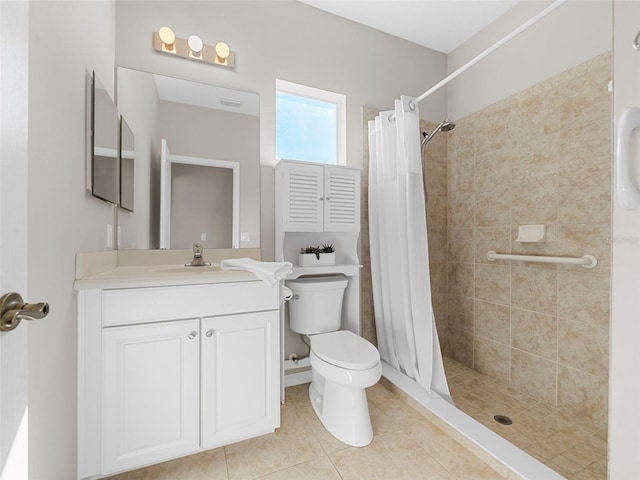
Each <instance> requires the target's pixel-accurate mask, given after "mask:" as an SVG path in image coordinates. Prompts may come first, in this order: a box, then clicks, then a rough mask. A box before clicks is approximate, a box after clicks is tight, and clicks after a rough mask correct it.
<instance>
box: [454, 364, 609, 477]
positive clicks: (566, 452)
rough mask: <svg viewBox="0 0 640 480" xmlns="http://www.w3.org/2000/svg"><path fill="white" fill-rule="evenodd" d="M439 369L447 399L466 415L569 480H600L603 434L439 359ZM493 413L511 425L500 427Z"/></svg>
mask: <svg viewBox="0 0 640 480" xmlns="http://www.w3.org/2000/svg"><path fill="white" fill-rule="evenodd" d="M444 366H445V371H446V374H447V380H448V382H449V389H450V390H451V396H452V397H453V399H454V401H455V403H456V406H457V407H458V408H459V409H460V410H462V411H463V412H465V413H466V414H467V415H470V416H472V417H474V418H475V419H476V420H478V421H479V422H480V423H482V424H483V425H485V426H487V427H489V428H490V429H491V430H493V431H494V432H496V433H498V434H499V435H501V436H502V437H503V438H505V439H507V440H509V441H510V442H511V443H513V444H515V445H516V446H518V447H520V448H521V449H522V450H524V451H525V452H527V453H528V454H529V455H532V456H533V457H536V458H537V459H538V460H540V461H541V462H543V463H545V464H546V465H548V466H549V467H551V468H553V469H554V470H555V471H557V472H558V473H560V474H561V475H563V476H565V477H567V479H569V480H606V478H607V437H606V432H598V431H597V429H595V428H594V427H593V426H591V425H589V424H586V423H583V422H581V421H580V419H577V418H575V417H571V416H570V415H567V414H565V413H562V412H560V411H558V410H556V409H555V408H553V407H551V406H549V405H546V404H544V403H542V402H539V401H537V400H536V399H534V398H532V397H530V396H528V395H525V394H522V393H518V392H517V391H515V390H514V389H512V388H511V387H508V386H506V385H503V384H501V383H499V382H497V381H496V380H494V379H492V378H490V377H488V376H486V375H483V374H481V373H478V372H476V371H475V370H471V369H469V368H467V367H465V366H464V365H462V364H460V363H458V362H456V361H454V360H451V359H449V358H445V359H444ZM494 415H507V416H508V417H509V418H510V419H511V420H512V421H513V424H512V425H508V426H504V425H500V424H499V423H497V422H496V421H495V420H494V419H493V416H494Z"/></svg>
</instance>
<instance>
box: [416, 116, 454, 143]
mask: <svg viewBox="0 0 640 480" xmlns="http://www.w3.org/2000/svg"><path fill="white" fill-rule="evenodd" d="M454 128H456V124H455V123H453V122H452V121H451V120H449V119H448V118H445V119H444V120H443V121H442V122H441V123H440V125H438V126H437V127H436V129H435V130H434V131H433V132H431V134H430V135H429V134H428V133H427V132H422V136H423V137H424V139H423V140H422V144H421V145H425V144H426V143H427V142H428V141H429V140H431V139H432V138H433V136H434V135H435V134H436V133H438V132H439V131H441V130H442V131H443V132H450V131H451V130H453V129H454Z"/></svg>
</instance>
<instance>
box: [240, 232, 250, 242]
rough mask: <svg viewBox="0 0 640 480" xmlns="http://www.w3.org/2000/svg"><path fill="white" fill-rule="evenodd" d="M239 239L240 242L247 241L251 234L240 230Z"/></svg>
mask: <svg viewBox="0 0 640 480" xmlns="http://www.w3.org/2000/svg"><path fill="white" fill-rule="evenodd" d="M240 241H241V242H249V241H251V234H250V233H249V232H241V233H240Z"/></svg>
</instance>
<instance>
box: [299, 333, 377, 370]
mask: <svg viewBox="0 0 640 480" xmlns="http://www.w3.org/2000/svg"><path fill="white" fill-rule="evenodd" d="M309 338H310V339H311V350H312V351H313V352H314V353H315V354H316V355H317V356H318V358H320V359H321V360H323V361H325V362H327V363H329V364H331V365H335V366H336V367H340V368H344V369H348V370H367V369H370V368H373V367H375V366H376V365H378V364H379V363H380V353H379V352H378V350H377V349H376V347H374V346H373V345H372V344H371V343H369V342H368V341H367V340H365V339H364V338H362V337H360V336H358V335H356V334H355V333H353V332H350V331H348V330H339V331H336V332H329V333H321V334H318V335H311V336H310V337H309Z"/></svg>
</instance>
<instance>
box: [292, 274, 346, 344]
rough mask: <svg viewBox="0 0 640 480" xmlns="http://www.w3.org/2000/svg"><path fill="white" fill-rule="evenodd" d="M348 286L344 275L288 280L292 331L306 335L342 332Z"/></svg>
mask: <svg viewBox="0 0 640 480" xmlns="http://www.w3.org/2000/svg"><path fill="white" fill-rule="evenodd" d="M347 282H348V280H347V278H346V277H344V276H342V275H333V276H325V277H305V278H297V279H295V280H287V281H286V282H285V283H286V285H287V287H289V288H290V289H291V290H292V291H293V296H292V297H291V300H289V302H288V303H289V326H290V327H291V330H293V331H294V332H296V333H303V334H305V335H313V334H315V333H324V332H333V331H336V330H340V323H341V320H342V298H343V297H344V290H345V288H347Z"/></svg>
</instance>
